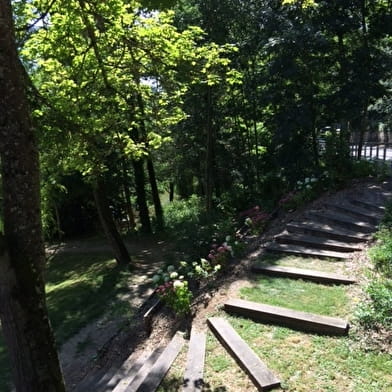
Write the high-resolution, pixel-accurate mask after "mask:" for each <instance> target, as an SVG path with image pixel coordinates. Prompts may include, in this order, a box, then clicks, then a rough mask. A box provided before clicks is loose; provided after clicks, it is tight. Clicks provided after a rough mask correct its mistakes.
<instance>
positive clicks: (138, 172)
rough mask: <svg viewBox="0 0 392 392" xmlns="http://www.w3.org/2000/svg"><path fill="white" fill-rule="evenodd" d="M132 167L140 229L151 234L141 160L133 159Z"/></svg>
mask: <svg viewBox="0 0 392 392" xmlns="http://www.w3.org/2000/svg"><path fill="white" fill-rule="evenodd" d="M132 163H133V169H134V171H135V185H136V201H137V204H138V206H139V218H140V223H141V225H142V228H141V231H142V232H143V233H147V234H151V233H152V230H151V222H150V214H149V212H148V206H147V197H146V189H145V186H144V185H145V175H144V167H143V160H142V159H139V160H133V162H132Z"/></svg>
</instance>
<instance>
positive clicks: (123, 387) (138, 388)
mask: <svg viewBox="0 0 392 392" xmlns="http://www.w3.org/2000/svg"><path fill="white" fill-rule="evenodd" d="M183 344H184V339H183V337H182V336H181V335H180V334H178V333H177V334H175V335H174V337H173V338H172V340H171V341H170V343H169V344H168V345H167V346H166V348H165V349H164V350H163V351H162V350H160V351H159V353H157V352H156V351H157V350H155V351H154V352H153V353H152V354H151V356H150V357H148V359H147V360H146V362H145V363H144V365H143V366H142V367H141V369H140V370H139V371H138V372H137V373H136V374H135V375H133V377H132V379H130V380H121V381H120V383H119V384H118V385H117V387H116V388H115V389H114V390H113V392H154V391H155V390H156V389H157V388H158V387H159V384H160V383H161V382H162V380H163V378H164V377H165V375H166V373H167V372H168V370H169V369H170V366H171V365H172V363H173V362H174V360H175V359H176V357H177V355H178V354H179V352H180V350H181V348H182V346H183ZM159 354H160V355H159Z"/></svg>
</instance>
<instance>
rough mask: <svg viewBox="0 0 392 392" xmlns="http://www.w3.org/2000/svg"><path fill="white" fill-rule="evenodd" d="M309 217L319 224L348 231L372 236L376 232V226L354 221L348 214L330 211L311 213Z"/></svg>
mask: <svg viewBox="0 0 392 392" xmlns="http://www.w3.org/2000/svg"><path fill="white" fill-rule="evenodd" d="M308 217H309V218H310V219H313V220H316V221H319V222H324V223H328V224H332V225H336V226H341V227H343V228H345V229H347V230H352V231H355V232H359V233H365V234H370V233H373V232H374V231H376V228H375V226H374V225H371V224H370V223H367V222H363V221H360V220H358V219H353V218H352V217H350V216H347V215H346V214H340V213H339V214H338V213H332V212H329V211H310V212H308Z"/></svg>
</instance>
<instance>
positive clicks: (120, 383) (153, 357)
mask: <svg viewBox="0 0 392 392" xmlns="http://www.w3.org/2000/svg"><path fill="white" fill-rule="evenodd" d="M162 352H163V347H158V348H156V349H155V350H154V351H152V352H149V351H146V352H144V353H143V354H142V355H141V357H140V358H139V359H138V360H136V361H135V363H133V364H131V365H130V369H129V370H128V371H127V372H126V373H125V374H124V373H123V374H121V372H120V374H116V375H115V376H114V377H113V379H112V380H111V383H110V384H109V385H108V389H106V390H105V391H108V390H109V391H110V390H112V389H113V387H112V385H113V384H114V383H117V385H116V387H115V388H114V389H113V392H127V391H129V390H130V389H129V387H130V385H134V384H137V383H141V382H142V381H143V379H144V377H145V376H146V375H147V374H148V373H149V372H150V370H151V368H152V367H153V365H154V363H155V362H156V361H157V359H158V358H159V357H160V355H161V354H162ZM110 388H111V389H110Z"/></svg>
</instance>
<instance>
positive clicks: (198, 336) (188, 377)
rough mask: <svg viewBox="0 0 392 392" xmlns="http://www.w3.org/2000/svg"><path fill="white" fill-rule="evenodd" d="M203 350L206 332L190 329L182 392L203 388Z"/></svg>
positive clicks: (204, 349)
mask: <svg viewBox="0 0 392 392" xmlns="http://www.w3.org/2000/svg"><path fill="white" fill-rule="evenodd" d="M205 352H206V334H205V333H204V332H197V331H195V330H194V329H192V331H191V339H190V341H189V349H188V356H187V363H186V367H185V373H184V381H183V388H182V392H199V391H202V390H203V388H204V382H203V373H204V360H205Z"/></svg>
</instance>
